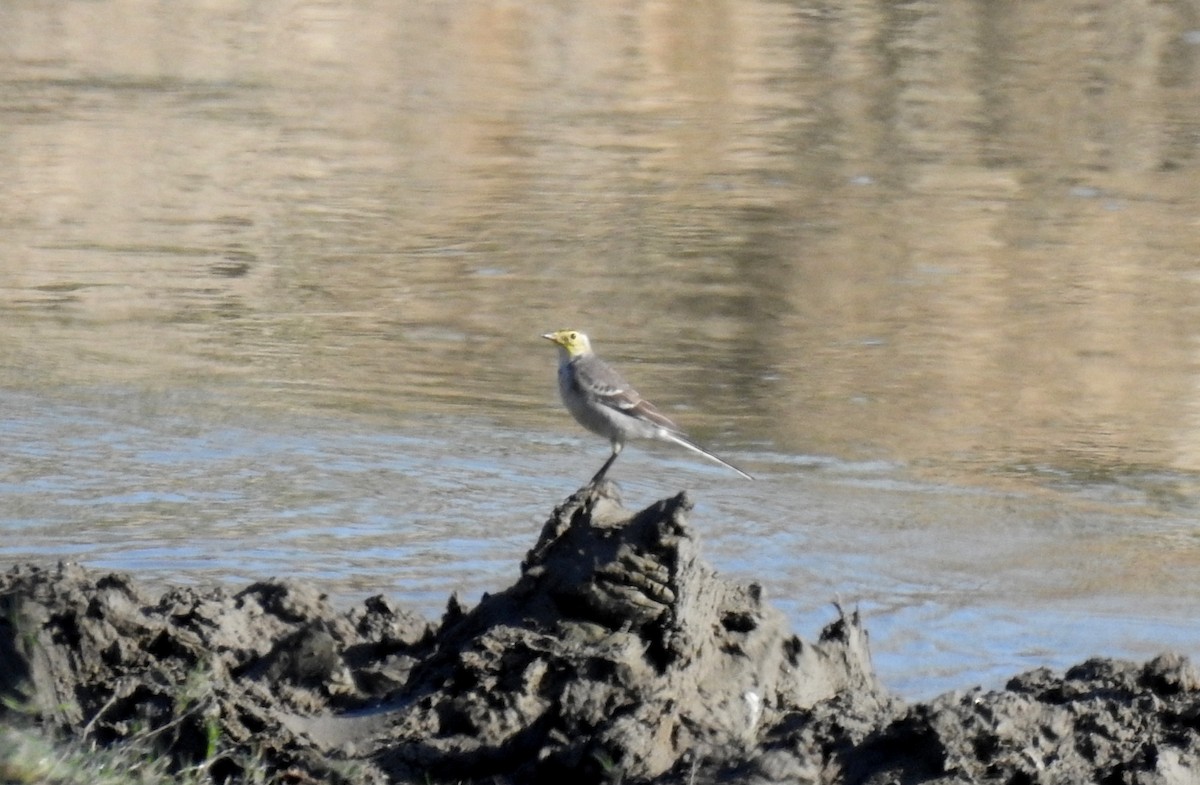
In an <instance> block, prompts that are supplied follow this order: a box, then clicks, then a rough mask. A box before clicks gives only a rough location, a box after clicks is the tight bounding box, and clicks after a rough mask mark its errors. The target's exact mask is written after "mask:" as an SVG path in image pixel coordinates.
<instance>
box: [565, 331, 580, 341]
mask: <svg viewBox="0 0 1200 785" xmlns="http://www.w3.org/2000/svg"><path fill="white" fill-rule="evenodd" d="M567 340H568V341H577V340H579V333H571V334H570V335H568V336H567Z"/></svg>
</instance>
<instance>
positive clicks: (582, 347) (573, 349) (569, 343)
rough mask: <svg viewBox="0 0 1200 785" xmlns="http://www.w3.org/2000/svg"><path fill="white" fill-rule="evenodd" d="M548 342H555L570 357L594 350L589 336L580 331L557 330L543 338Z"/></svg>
mask: <svg viewBox="0 0 1200 785" xmlns="http://www.w3.org/2000/svg"><path fill="white" fill-rule="evenodd" d="M542 337H543V338H545V339H546V340H548V341H554V343H556V344H558V345H559V347H561V348H562V350H563V351H564V352H566V353H567V356H568V357H578V356H579V355H581V354H587V353H588V352H590V351H591V350H592V344H591V341H589V340H588V337H587V335H585V334H583V333H581V332H579V331H578V330H555V331H554V332H552V333H546V334H545V335H543V336H542Z"/></svg>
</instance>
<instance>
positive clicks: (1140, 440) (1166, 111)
mask: <svg viewBox="0 0 1200 785" xmlns="http://www.w3.org/2000/svg"><path fill="white" fill-rule="evenodd" d="M410 6H411V7H410ZM197 29H203V30H206V31H209V34H206V35H205V36H196V35H194V31H195V30H197ZM1198 30H1200V18H1196V17H1194V16H1191V15H1189V12H1188V11H1187V9H1186V8H1185V7H1184V6H1182V5H1170V4H1167V5H1163V4H1158V5H1153V6H1144V5H1128V4H1126V5H1120V4H1111V6H1105V5H1096V4H1089V3H1078V2H1069V3H1060V4H1049V5H1048V4H996V3H991V4H961V3H942V4H911V3H909V4H892V3H878V4H870V3H861V2H855V3H848V4H844V3H840V4H816V5H810V6H798V5H795V4H791V3H777V2H767V1H766V0H759V1H757V2H748V3H739V4H737V5H736V6H735V5H733V4H730V3H722V2H717V3H706V4H701V5H699V6H697V5H696V4H685V3H678V2H653V3H647V4H640V5H621V4H616V5H613V4H598V5H592V6H586V7H583V6H578V7H576V6H571V7H566V6H564V7H558V6H553V5H550V6H547V5H545V4H536V3H523V2H513V3H506V4H503V5H500V6H487V5H484V6H469V7H459V6H434V5H428V4H409V6H405V7H403V8H397V7H396V6H395V5H394V4H390V3H381V2H370V1H368V2H365V3H355V4H349V5H347V4H334V3H327V2H321V1H320V0H307V1H306V2H301V3H288V4H279V3H272V2H266V3H253V4H241V3H236V2H234V3H222V4H209V5H207V6H205V7H203V8H199V7H190V6H183V5H170V4H169V5H165V6H161V7H155V8H154V9H150V10H148V9H146V8H145V7H144V6H143V5H141V4H135V3H129V2H126V1H125V0H101V1H100V2H79V0H45V1H44V2H37V3H25V4H10V5H6V6H4V7H2V8H0V63H3V69H2V70H0V72H2V73H3V74H4V76H3V77H0V173H3V177H0V317H2V319H3V325H4V326H3V340H2V341H0V398H2V402H3V405H4V407H5V412H6V417H5V418H4V422H3V423H2V424H0V438H2V439H3V441H4V444H5V449H4V450H3V451H2V454H0V485H2V487H3V489H4V494H5V500H6V505H5V513H4V516H3V518H2V519H0V527H3V530H4V531H6V532H11V533H12V536H10V537H6V538H5V542H6V545H5V547H4V549H3V552H4V553H6V554H8V555H9V556H10V557H11V558H16V557H18V556H21V557H25V556H34V555H40V556H41V557H43V558H56V557H59V556H70V555H80V556H82V557H84V558H85V560H86V561H88V562H90V563H95V564H101V565H103V566H110V567H119V568H122V569H137V570H143V571H146V572H149V573H152V574H154V573H157V574H158V575H160V576H161V577H164V578H169V579H180V580H183V579H197V578H199V577H201V576H203V577H218V578H221V579H228V580H232V581H238V580H244V579H248V578H250V577H257V576H261V575H265V574H281V573H284V572H286V573H287V574H298V575H312V576H314V577H321V578H322V579H323V580H329V581H332V585H335V586H338V587H340V588H341V589H343V590H345V591H346V592H347V595H348V596H349V595H355V594H356V593H373V592H374V591H377V590H387V591H394V592H395V593H397V594H398V595H400V596H402V597H405V598H408V599H410V600H411V601H414V602H416V603H418V604H420V605H421V606H422V607H423V608H424V609H426V610H427V611H431V610H432V609H435V608H436V607H438V606H439V605H440V603H441V602H442V600H443V599H444V595H445V592H446V590H447V588H448V587H454V586H458V587H460V588H462V589H463V591H464V592H465V593H468V594H469V593H477V592H478V591H482V590H486V589H494V588H495V587H496V585H497V584H499V583H503V579H502V578H501V576H503V575H508V574H509V573H511V572H512V570H513V569H515V564H516V561H517V560H518V559H519V555H520V553H521V552H522V551H523V549H524V548H526V547H528V546H529V544H530V538H531V536H532V535H533V533H535V532H536V530H537V527H538V521H539V519H540V518H541V517H542V516H543V515H544V514H545V513H546V511H547V510H548V508H549V506H550V505H551V504H552V503H553V502H554V501H555V500H556V499H558V498H559V497H561V496H562V495H563V494H565V493H566V492H568V491H569V490H571V488H572V487H573V483H575V482H578V481H579V480H581V479H583V477H584V476H586V475H589V474H590V472H591V471H592V470H594V467H595V465H596V464H598V462H599V460H601V459H602V458H603V455H604V452H605V447H604V445H603V444H597V443H596V442H595V441H593V440H591V439H590V438H588V437H586V436H585V435H582V434H579V433H578V432H577V429H576V428H575V426H574V424H573V423H572V422H571V421H570V419H569V417H567V416H566V415H565V413H563V412H562V411H561V410H560V409H559V407H558V405H557V402H556V400H555V392H554V381H553V366H554V355H553V352H552V351H551V350H550V349H549V348H548V347H547V346H545V345H544V344H545V342H544V341H540V339H538V337H537V336H538V335H540V334H541V333H543V332H546V331H547V330H549V329H553V328H557V327H566V326H571V327H580V328H583V329H587V330H589V331H590V332H591V333H592V334H593V335H594V337H595V340H596V343H597V346H598V348H599V349H600V350H601V351H602V352H604V353H605V354H607V355H608V356H609V357H610V358H611V359H613V360H615V361H617V362H619V363H620V364H621V365H622V367H623V368H624V369H625V370H626V371H627V375H628V376H630V377H631V379H632V380H633V381H634V382H635V383H636V384H637V385H638V387H639V389H641V390H642V392H644V393H645V394H646V395H647V396H648V397H650V398H651V399H653V400H655V401H657V402H660V403H661V404H662V405H663V407H664V408H665V409H667V410H668V411H669V412H670V413H671V414H672V415H673V416H677V417H678V419H679V420H680V421H681V422H683V423H684V424H685V425H686V426H688V428H689V429H690V430H691V431H692V433H693V434H694V435H695V436H696V437H697V438H698V439H699V440H700V441H702V442H706V443H708V444H709V445H711V446H712V447H713V448H714V449H716V450H717V451H718V452H720V453H722V454H729V456H730V458H731V459H732V460H734V461H735V462H739V463H745V464H747V465H748V466H747V468H749V469H751V470H752V471H753V473H755V474H756V475H763V476H764V477H766V480H765V481H764V482H760V483H753V484H745V485H738V484H737V483H734V482H729V481H728V478H726V477H723V476H721V475H720V474H719V471H720V470H719V468H715V467H706V466H703V465H696V464H695V462H692V461H689V460H688V459H687V458H686V457H684V456H678V455H676V454H674V453H672V452H670V451H668V450H662V449H659V448H649V449H647V450H640V451H632V450H631V451H630V452H629V454H628V455H626V456H622V459H621V462H620V463H619V464H618V466H617V469H618V478H619V479H621V480H622V481H623V483H624V484H625V485H626V488H627V492H628V493H629V495H630V496H631V497H632V498H631V503H639V502H644V501H649V500H650V499H652V498H654V497H655V496H656V495H662V494H663V493H665V492H669V491H670V490H673V489H674V488H677V487H685V486H690V487H693V488H697V491H696V496H697V499H698V500H699V501H700V508H699V510H698V519H699V520H698V521H697V525H698V526H703V527H704V531H705V533H706V534H709V535H710V537H709V539H710V540H711V547H712V549H713V551H714V554H715V557H716V558H717V560H718V562H719V563H720V564H721V566H722V568H723V569H727V570H733V571H743V570H744V571H745V572H746V573H748V574H765V575H767V576H769V578H770V580H769V582H768V584H769V587H770V589H771V591H772V593H773V594H774V596H776V597H777V598H778V599H779V601H780V602H784V603H787V604H788V607H789V610H790V611H791V612H792V613H793V615H794V616H795V618H797V620H798V623H800V622H802V623H803V624H805V625H808V626H810V627H811V626H812V625H813V624H814V623H815V622H816V621H817V620H818V619H819V618H823V617H822V614H825V613H827V612H828V606H827V605H825V603H827V602H828V600H829V599H830V598H831V597H832V596H834V595H840V596H842V598H843V599H844V600H845V601H847V602H851V601H856V600H857V601H861V602H862V603H863V605H864V607H865V608H867V609H869V610H870V612H871V613H872V615H873V617H875V619H876V621H875V623H873V624H871V625H870V626H871V629H872V630H873V633H874V636H875V638H874V640H875V644H876V646H877V647H878V648H879V649H880V652H881V657H882V658H883V659H885V660H886V659H887V658H888V657H889V656H892V654H893V653H894V654H895V657H896V658H897V659H896V660H894V663H895V664H894V667H891V666H889V668H890V671H891V673H893V674H895V678H896V679H898V680H899V681H900V682H901V683H903V684H905V685H906V687H909V688H911V689H913V690H915V691H922V690H927V689H929V688H930V687H931V686H933V685H935V684H936V685H941V684H942V682H940V681H937V678H940V677H939V676H937V675H936V674H938V673H942V672H944V673H945V675H946V677H947V680H948V681H949V683H955V682H954V680H953V678H951V677H952V676H954V675H955V674H958V673H961V672H966V673H968V674H993V675H995V674H997V673H998V672H1000V671H1002V670H1003V669H1004V668H1005V667H1007V666H1009V665H1011V664H1013V663H1015V662H1018V661H1022V658H1026V659H1027V660H1028V662H1029V663H1031V664H1032V663H1036V662H1039V658H1041V657H1042V656H1043V654H1044V653H1045V652H1047V651H1050V652H1059V651H1063V652H1075V651H1081V650H1084V649H1087V648H1088V647H1090V646H1092V645H1093V644H1094V648H1095V650H1096V651H1099V652H1108V651H1114V650H1119V651H1129V652H1138V653H1140V652H1142V651H1143V649H1144V648H1147V647H1150V646H1153V645H1155V644H1162V645H1167V644H1172V643H1178V644H1179V645H1180V646H1182V647H1184V648H1186V649H1188V650H1191V651H1193V652H1194V651H1196V650H1197V649H1200V647H1197V646H1196V641H1195V639H1194V638H1193V639H1188V638H1186V637H1185V636H1182V635H1181V634H1180V633H1179V628H1178V627H1177V626H1176V621H1178V620H1179V619H1180V618H1182V616H1180V615H1179V614H1181V613H1183V612H1182V611H1180V609H1179V606H1180V604H1181V603H1182V604H1183V606H1186V605H1187V602H1193V604H1194V600H1195V596H1194V593H1193V592H1194V590H1193V588H1192V587H1193V586H1194V585H1195V582H1196V578H1198V577H1200V572H1198V571H1197V565H1198V564H1200V538H1198V537H1197V536H1196V535H1195V534H1194V530H1193V527H1192V523H1191V519H1192V518H1193V517H1194V515H1195V511H1196V499H1197V493H1196V491H1197V488H1196V484H1197V483H1196V474H1195V473H1196V472H1197V471H1198V470H1200V437H1198V428H1200V406H1198V405H1197V398H1198V395H1200V384H1198V382H1197V378H1198V375H1197V361H1196V359H1195V355H1196V344H1197V342H1196V338H1197V327H1196V325H1200V309H1198V302H1200V298H1198V294H1200V292H1198V288H1200V265H1198V262H1197V260H1198V259H1200V231H1198V228H1200V221H1198V219H1197V216H1200V178H1198V176H1197V161H1196V155H1197V144H1196V140H1197V138H1200V117H1198V113H1200V95H1197V93H1198V92H1200V78H1198V77H1200V74H1198V73H1197V71H1198V70H1200V63H1198V58H1200V33H1198V32H1197V31H1198ZM685 406H686V407H687V408H684V407H685ZM9 445H13V446H12V447H10V446H9ZM739 453H740V454H741V457H740V458H739ZM714 472H715V473H714ZM734 479H736V478H734ZM910 485H911V487H910ZM748 533H753V534H754V535H755V536H753V537H748V536H747V534H748ZM231 546H232V547H231ZM901 553H902V554H903V555H904V559H903V561H904V564H899V563H898V561H897V558H896V555H897V554H901ZM1047 554H1050V555H1047ZM1064 554H1069V556H1068V558H1063V555H1064ZM1064 562H1066V563H1065V564H1064ZM1093 617H1095V618H1093ZM1116 629H1121V630H1125V631H1127V634H1128V637H1127V639H1122V640H1119V641H1115V642H1114V641H1113V640H1112V637H1111V636H1109V637H1108V638H1106V637H1104V635H1103V632H1102V631H1112V630H1116ZM1123 634H1124V633H1123ZM1023 635H1024V637H1023ZM1134 641H1147V642H1148V643H1145V644H1144V645H1143V644H1139V643H1135V642H1134ZM977 644H978V645H977ZM889 647H891V648H889ZM922 663H925V664H922ZM1010 670H1011V669H1010ZM913 674H916V675H915V676H914V675H913ZM981 677H982V676H981ZM923 679H932V680H931V681H922V680H923ZM959 683H961V682H959Z"/></svg>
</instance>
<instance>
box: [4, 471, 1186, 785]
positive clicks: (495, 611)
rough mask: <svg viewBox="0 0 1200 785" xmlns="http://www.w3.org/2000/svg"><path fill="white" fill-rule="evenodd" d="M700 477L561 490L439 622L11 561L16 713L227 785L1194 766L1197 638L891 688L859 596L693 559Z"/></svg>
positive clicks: (1156, 776) (284, 595)
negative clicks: (752, 579)
mask: <svg viewBox="0 0 1200 785" xmlns="http://www.w3.org/2000/svg"><path fill="white" fill-rule="evenodd" d="M690 508H691V504H690V502H689V500H688V498H687V496H686V495H684V494H680V495H679V496H676V497H673V498H669V499H664V500H662V501H660V502H657V503H655V504H654V505H651V506H650V507H648V508H647V509H645V510H642V511H640V512H636V513H634V512H630V511H628V510H626V509H625V508H624V507H623V506H622V505H621V504H620V500H619V498H618V496H617V493H616V491H615V489H614V488H613V487H612V486H610V485H607V484H604V485H601V486H600V487H595V488H585V489H583V490H581V491H579V492H578V493H576V494H575V495H573V496H572V497H570V498H569V499H567V500H566V501H565V502H564V503H563V504H562V505H560V506H559V507H558V508H557V509H555V510H554V512H553V514H552V515H551V516H550V518H549V519H548V520H547V522H546V524H545V527H544V529H543V531H542V533H541V536H540V537H539V538H538V540H537V542H536V544H535V545H534V546H533V548H532V549H531V550H530V551H529V553H528V554H527V556H526V558H525V560H524V562H523V563H522V565H521V573H520V578H519V579H518V580H517V581H516V582H515V583H514V584H513V585H511V586H509V587H507V588H505V589H504V590H503V591H499V592H497V593H495V594H492V595H488V596H485V597H484V598H483V599H482V600H481V601H480V602H479V604H478V605H476V606H474V607H469V608H468V607H464V606H462V605H461V604H460V603H459V602H458V601H457V600H456V599H454V598H451V600H450V602H449V605H448V607H447V610H446V613H445V615H444V617H443V618H442V619H441V620H440V621H437V622H431V621H427V620H426V619H424V618H422V617H420V616H418V615H416V614H413V613H411V612H408V611H406V610H404V609H403V608H399V607H397V606H396V605H395V604H393V603H392V602H390V601H389V600H387V599H386V598H384V597H374V598H371V599H368V600H366V601H365V602H363V603H362V604H360V605H358V606H357V607H354V608H352V609H350V610H348V611H345V610H335V609H334V607H333V606H332V604H331V603H330V602H329V600H328V599H327V598H326V597H325V596H323V595H321V594H320V592H319V590H318V589H317V588H314V587H312V586H308V585H301V584H297V583H292V582H287V581H264V582H260V583H255V584H253V585H251V586H248V587H247V588H245V589H243V590H241V591H237V592H230V591H227V590H224V589H221V588H207V589H199V588H194V587H181V588H173V589H170V590H168V591H166V592H164V593H156V592H151V591H149V590H148V589H146V588H144V587H142V586H140V585H139V584H138V583H137V582H136V581H135V580H134V579H132V578H131V577H129V576H127V575H121V574H102V573H99V572H95V571H92V570H88V569H86V568H84V567H81V566H79V565H74V564H59V565H56V566H50V567H46V566H35V565H19V566H16V567H14V568H12V569H11V570H10V571H9V572H8V573H7V574H5V575H3V576H2V577H0V697H2V698H3V699H4V700H3V707H2V708H0V713H2V714H3V717H2V718H0V722H3V723H5V724H9V725H20V724H35V725H38V726H39V727H41V728H43V729H45V730H47V731H49V732H53V733H56V734H61V735H63V736H65V737H69V738H75V739H87V740H90V741H93V742H95V743H98V744H101V745H109V744H115V743H120V742H127V741H128V740H130V739H134V740H136V741H137V742H138V743H142V744H147V745H150V746H152V747H153V748H154V749H155V750H156V751H157V754H161V755H163V756H167V757H168V758H170V759H172V760H174V761H177V762H178V764H179V765H180V766H181V767H182V766H189V765H195V764H197V763H200V762H206V763H207V765H208V770H209V771H210V773H211V774H212V776H213V778H214V779H216V780H217V781H222V780H228V781H238V780H241V779H244V778H247V777H248V775H249V774H250V773H251V772H253V774H254V775H255V777H257V778H258V779H259V781H261V779H262V778H264V777H265V778H266V779H267V780H269V781H274V782H280V783H284V782H329V783H343V782H345V783H350V782H354V783H374V782H378V783H428V782H441V781H445V782H475V781H478V782H488V783H496V782H502V783H562V782H571V783H573V785H588V784H589V783H605V782H622V783H662V784H663V785H666V784H667V783H703V782H731V783H733V782H736V783H785V782H786V783H802V782H813V783H817V782H821V783H872V784H879V785H882V783H957V782H1003V783H1061V782H1104V783H1190V782H1196V781H1198V780H1200V676H1198V675H1197V671H1196V669H1195V668H1194V667H1193V665H1192V664H1191V663H1190V662H1189V661H1188V660H1187V659H1186V658H1185V657H1183V656H1179V655H1172V654H1164V655H1162V656H1160V657H1158V658H1156V659H1154V660H1152V661H1150V662H1146V663H1134V662H1125V661H1118V660H1110V659H1096V660H1090V661H1087V662H1084V663H1082V664H1080V665H1077V666H1075V667H1073V668H1071V669H1069V670H1068V671H1066V672H1065V673H1052V672H1050V671H1048V670H1034V671H1031V672H1028V673H1025V674H1021V675H1017V676H1014V677H1013V678H1012V679H1011V680H1010V681H1009V683H1008V684H1007V685H1006V687H1005V688H1004V689H1002V690H996V691H982V690H977V689H976V690H966V691H961V692H954V693H949V694H946V695H943V696H940V697H938V698H936V699H934V700H931V701H928V702H922V703H905V702H903V701H901V700H899V699H898V698H896V697H894V696H892V695H890V694H889V693H888V692H887V690H886V689H885V687H884V686H883V685H881V684H880V683H879V681H878V679H877V678H876V676H875V673H874V670H873V668H872V666H871V659H870V652H869V646H868V636H867V632H866V630H865V629H864V626H863V622H862V620H861V619H860V618H859V617H858V615H857V613H854V612H842V613H841V614H840V618H838V619H837V620H836V621H835V622H833V623H831V624H830V625H828V626H827V627H826V628H825V629H823V630H821V631H819V633H818V635H817V636H816V638H815V639H806V638H801V637H799V636H798V635H796V634H795V633H794V632H793V631H791V630H789V629H788V627H787V624H786V621H785V619H784V617H783V615H782V614H781V613H780V612H779V611H777V610H776V609H775V608H773V607H772V606H771V605H770V604H769V603H768V602H767V601H766V600H765V598H764V596H763V592H762V590H761V587H759V586H757V585H755V584H753V583H739V582H735V581H730V580H728V579H726V578H723V577H722V576H719V575H717V573H716V572H715V571H714V570H713V568H712V567H711V566H710V565H708V564H707V563H706V562H705V561H704V560H703V559H702V558H701V557H700V553H699V542H698V539H697V536H696V534H695V532H694V531H693V530H692V529H691V527H690V526H689V524H688V520H687V516H688V513H689V511H690Z"/></svg>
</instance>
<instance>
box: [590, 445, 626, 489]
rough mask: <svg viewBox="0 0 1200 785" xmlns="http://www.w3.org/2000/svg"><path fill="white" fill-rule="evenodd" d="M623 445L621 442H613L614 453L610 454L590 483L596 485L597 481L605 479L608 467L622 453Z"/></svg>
mask: <svg viewBox="0 0 1200 785" xmlns="http://www.w3.org/2000/svg"><path fill="white" fill-rule="evenodd" d="M622 446H623V445H622V444H620V443H619V442H613V446H612V455H610V456H608V460H607V461H605V462H604V465H603V466H601V467H600V471H598V472H596V475H595V476H594V477H592V481H591V483H589V484H590V485H595V484H596V483H598V482H600V481H601V480H603V479H604V475H606V474H608V467H610V466H612V465H613V461H615V460H616V459H617V456H618V455H620V454H621V447H622Z"/></svg>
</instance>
